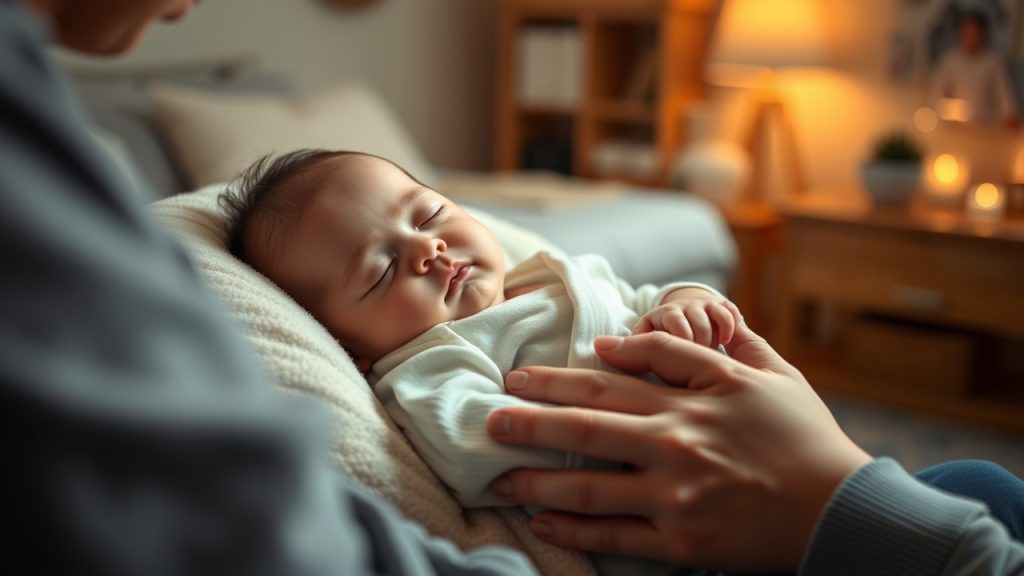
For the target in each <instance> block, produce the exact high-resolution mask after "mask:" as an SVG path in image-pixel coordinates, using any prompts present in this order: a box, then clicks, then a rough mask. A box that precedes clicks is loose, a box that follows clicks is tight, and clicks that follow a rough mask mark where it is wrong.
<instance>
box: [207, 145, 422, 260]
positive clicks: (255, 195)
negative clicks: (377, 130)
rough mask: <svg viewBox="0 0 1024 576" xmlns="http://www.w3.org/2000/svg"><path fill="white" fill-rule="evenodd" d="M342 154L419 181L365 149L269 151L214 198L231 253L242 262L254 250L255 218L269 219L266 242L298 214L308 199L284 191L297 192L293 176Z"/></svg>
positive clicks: (310, 170) (306, 173)
mask: <svg viewBox="0 0 1024 576" xmlns="http://www.w3.org/2000/svg"><path fill="white" fill-rule="evenodd" d="M343 156H367V157H371V158H379V159H381V160H384V161H385V162H388V163H390V164H392V165H394V166H396V167H397V168H398V169H399V170H402V172H405V174H406V175H408V176H409V177H410V178H412V179H413V180H414V181H415V182H417V183H420V182H419V180H417V179H416V178H415V177H414V176H413V175H411V174H409V173H408V172H407V171H406V170H405V169H404V168H402V167H401V166H398V165H397V164H395V163H394V162H391V161H390V160H388V159H387V158H381V157H380V156H376V155H374V154H367V153H364V152H351V151H348V150H324V149H320V148H303V149H301V150H295V151H293V152H288V153H287V154H281V155H278V156H275V155H273V154H268V155H266V156H264V157H262V158H260V159H259V160H257V161H256V162H254V163H253V164H252V165H251V166H249V167H248V168H246V169H245V170H244V171H243V172H242V173H241V174H239V175H238V176H237V177H235V179H234V180H233V181H232V182H231V184H229V185H228V188H227V190H225V191H224V192H223V193H222V194H221V195H220V197H218V198H217V204H218V205H219V206H220V209H221V210H222V211H223V212H224V215H225V217H226V219H227V222H228V241H227V247H228V250H229V251H230V252H231V254H233V255H234V256H235V257H236V258H238V259H239V260H242V261H243V262H249V261H250V259H251V258H252V255H253V252H252V249H251V247H249V246H247V240H248V237H249V230H250V228H251V227H252V225H253V221H254V220H255V218H256V217H260V218H269V221H268V223H269V224H270V225H271V226H272V228H271V229H270V233H269V234H267V238H268V240H267V242H268V243H269V242H270V238H271V237H272V236H273V233H274V231H275V230H276V227H277V226H281V225H284V224H285V223H287V222H289V221H291V219H292V218H294V217H295V216H297V215H298V214H299V212H300V211H301V210H302V208H303V206H304V205H305V203H306V201H307V200H308V196H307V195H306V194H288V193H287V192H290V191H296V184H297V183H296V179H297V178H300V177H301V176H303V175H311V173H312V171H313V170H314V169H315V168H316V167H317V166H318V165H319V164H321V163H322V162H324V161H326V160H330V159H331V158H339V157H343ZM420 184H422V183H420ZM298 188H299V189H300V190H301V189H302V186H301V183H299V184H298Z"/></svg>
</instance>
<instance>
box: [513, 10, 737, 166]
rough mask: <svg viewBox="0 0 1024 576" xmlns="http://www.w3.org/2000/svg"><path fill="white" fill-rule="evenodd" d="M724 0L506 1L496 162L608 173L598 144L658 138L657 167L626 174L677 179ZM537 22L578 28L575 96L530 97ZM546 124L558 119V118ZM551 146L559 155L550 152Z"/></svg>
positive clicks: (654, 145) (653, 146)
mask: <svg viewBox="0 0 1024 576" xmlns="http://www.w3.org/2000/svg"><path fill="white" fill-rule="evenodd" d="M720 8H721V0H502V1H501V7H500V16H499V18H500V20H499V26H498V65H497V103H496V114H497V119H496V146H495V165H496V167H497V168H498V169H499V170H518V169H523V168H551V167H550V166H543V165H541V166H537V165H534V164H535V162H534V161H535V160H536V159H537V158H538V157H540V158H548V157H550V158H555V159H559V160H560V163H558V164H557V166H558V167H561V169H562V171H565V172H568V173H570V174H573V175H576V176H583V177H598V176H599V175H600V176H612V177H616V175H615V174H605V173H602V174H598V172H597V170H596V169H595V166H594V158H595V150H596V149H597V148H598V147H599V146H601V144H602V143H604V142H608V141H627V142H631V143H636V144H642V145H647V146H650V148H651V150H652V151H653V153H654V154H655V155H656V158H657V159H656V163H655V164H656V169H655V170H654V171H653V172H652V173H651V174H649V175H648V176H646V177H636V176H631V177H626V178H625V179H627V180H633V181H636V182H638V183H643V184H645V185H652V184H653V185H659V186H667V185H668V178H669V168H670V163H671V160H672V158H673V157H674V156H675V154H676V152H677V151H678V150H679V148H680V147H681V146H682V145H683V144H684V143H685V141H686V134H685V133H684V130H685V126H684V122H683V121H682V119H683V115H684V113H685V112H686V111H687V109H688V108H689V107H691V106H693V105H694V104H697V103H700V102H701V101H703V100H704V98H705V85H704V80H703V77H704V63H705V61H706V57H707V52H708V47H709V44H710V39H711V34H712V30H713V28H714V22H715V21H716V19H717V17H718V13H719V10H720ZM531 27H534V28H535V27H554V28H560V29H563V30H573V31H578V34H579V58H580V61H579V62H578V65H579V66H580V67H581V68H580V72H581V74H580V83H581V85H580V86H579V90H578V98H577V99H576V101H575V102H572V103H569V104H560V105H540V104H536V103H524V102H522V101H521V97H520V96H521V89H522V88H523V87H522V86H520V85H519V79H520V78H522V77H523V76H522V74H523V70H521V67H522V66H523V65H524V63H523V62H522V61H521V60H522V59H523V58H521V52H520V49H521V46H520V41H521V40H522V38H523V33H524V31H528V30H530V29H531ZM546 124H552V125H550V126H548V125H546ZM545 148H550V149H551V154H547V155H545V154H544V152H545Z"/></svg>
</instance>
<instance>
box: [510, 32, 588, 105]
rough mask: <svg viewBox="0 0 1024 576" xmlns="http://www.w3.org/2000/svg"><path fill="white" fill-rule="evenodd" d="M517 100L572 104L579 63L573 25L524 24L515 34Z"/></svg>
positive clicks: (576, 92) (577, 97)
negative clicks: (517, 45) (517, 58)
mask: <svg viewBox="0 0 1024 576" xmlns="http://www.w3.org/2000/svg"><path fill="white" fill-rule="evenodd" d="M518 50H519V83H518V99H519V102H520V104H524V105H527V106H554V107H573V106H576V105H577V104H579V101H580V92H581V90H580V84H581V82H582V80H583V62H582V46H581V38H580V31H579V29H578V28H577V27H575V26H527V27H525V28H523V30H522V31H521V32H520V34H519V49H518Z"/></svg>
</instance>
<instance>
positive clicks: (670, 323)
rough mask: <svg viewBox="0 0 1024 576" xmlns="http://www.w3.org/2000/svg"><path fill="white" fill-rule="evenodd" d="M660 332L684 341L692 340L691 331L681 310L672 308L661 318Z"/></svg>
mask: <svg viewBox="0 0 1024 576" xmlns="http://www.w3.org/2000/svg"><path fill="white" fill-rule="evenodd" d="M661 326H662V328H661V329H662V330H664V331H665V332H668V333H669V334H672V335H673V336H678V337H680V338H683V339H685V340H693V329H692V328H691V327H690V322H689V320H687V318H686V316H685V315H684V314H683V311H682V310H679V309H678V308H673V309H672V310H670V311H668V312H666V313H665V314H664V315H663V316H662V317H661Z"/></svg>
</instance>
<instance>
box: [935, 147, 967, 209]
mask: <svg viewBox="0 0 1024 576" xmlns="http://www.w3.org/2000/svg"><path fill="white" fill-rule="evenodd" d="M925 166H926V170H925V189H926V190H927V191H928V200H929V201H931V202H933V203H935V204H938V205H942V206H953V205H957V204H959V203H960V202H961V201H962V199H963V194H964V190H966V189H967V182H968V180H969V179H970V177H971V170H970V164H969V163H968V162H967V159H966V158H964V157H963V156H959V155H956V154H950V153H948V152H946V153H942V154H937V155H934V156H931V157H929V158H928V160H927V161H926V164H925Z"/></svg>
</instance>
